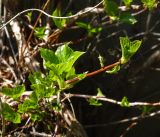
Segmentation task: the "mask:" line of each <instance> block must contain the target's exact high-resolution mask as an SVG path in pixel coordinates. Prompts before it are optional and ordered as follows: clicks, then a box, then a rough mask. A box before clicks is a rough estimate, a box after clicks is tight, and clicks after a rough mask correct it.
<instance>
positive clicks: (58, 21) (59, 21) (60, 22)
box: [52, 8, 66, 29]
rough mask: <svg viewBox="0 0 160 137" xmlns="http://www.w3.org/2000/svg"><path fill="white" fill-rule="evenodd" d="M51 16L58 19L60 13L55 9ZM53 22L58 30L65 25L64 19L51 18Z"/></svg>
mask: <svg viewBox="0 0 160 137" xmlns="http://www.w3.org/2000/svg"><path fill="white" fill-rule="evenodd" d="M52 15H53V16H56V17H60V16H61V11H60V10H59V8H56V9H55V11H54V12H53V14H52ZM53 21H54V23H55V25H56V26H57V27H58V28H59V29H61V28H63V27H64V26H65V24H66V19H55V18H53Z"/></svg>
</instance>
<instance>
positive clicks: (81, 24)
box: [76, 22, 88, 30]
mask: <svg viewBox="0 0 160 137" xmlns="http://www.w3.org/2000/svg"><path fill="white" fill-rule="evenodd" d="M76 25H77V26H79V27H80V28H83V29H86V30H88V24H87V23H84V22H76Z"/></svg>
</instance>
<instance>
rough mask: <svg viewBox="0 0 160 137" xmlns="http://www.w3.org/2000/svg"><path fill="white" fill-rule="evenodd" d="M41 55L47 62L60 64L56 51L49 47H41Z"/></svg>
mask: <svg viewBox="0 0 160 137" xmlns="http://www.w3.org/2000/svg"><path fill="white" fill-rule="evenodd" d="M40 54H41V57H42V58H43V59H44V61H45V62H49V63H50V64H58V63H59V60H58V58H57V56H56V55H55V53H54V52H53V51H52V50H49V49H44V48H41V49H40Z"/></svg>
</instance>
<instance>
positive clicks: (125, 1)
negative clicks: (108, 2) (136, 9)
mask: <svg viewBox="0 0 160 137" xmlns="http://www.w3.org/2000/svg"><path fill="white" fill-rule="evenodd" d="M123 2H124V4H125V5H126V6H127V7H129V6H130V5H131V3H132V2H133V0H123Z"/></svg>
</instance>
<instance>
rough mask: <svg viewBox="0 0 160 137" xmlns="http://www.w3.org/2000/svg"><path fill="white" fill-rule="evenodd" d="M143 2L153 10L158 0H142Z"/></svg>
mask: <svg viewBox="0 0 160 137" xmlns="http://www.w3.org/2000/svg"><path fill="white" fill-rule="evenodd" d="M141 2H142V3H143V4H144V5H145V6H146V7H147V8H148V9H149V10H152V9H153V8H154V7H155V6H156V0H141Z"/></svg>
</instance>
